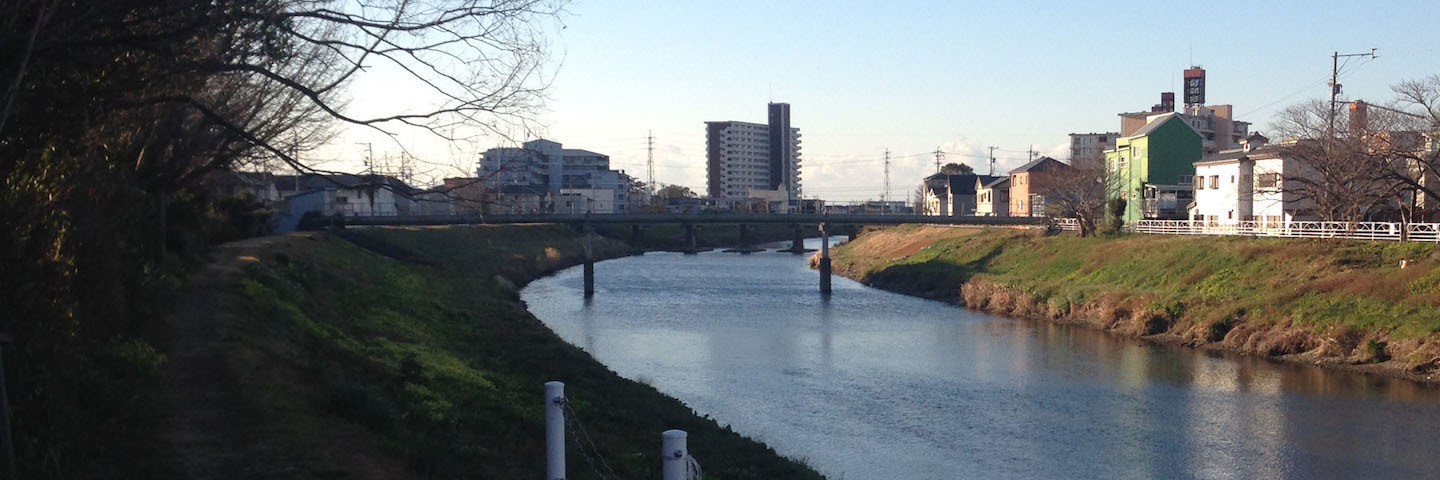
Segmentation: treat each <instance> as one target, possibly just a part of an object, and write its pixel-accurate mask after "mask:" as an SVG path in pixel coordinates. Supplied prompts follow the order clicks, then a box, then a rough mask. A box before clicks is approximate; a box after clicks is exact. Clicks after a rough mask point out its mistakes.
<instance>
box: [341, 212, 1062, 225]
mask: <svg viewBox="0 0 1440 480" xmlns="http://www.w3.org/2000/svg"><path fill="white" fill-rule="evenodd" d="M331 220H332V219H331V218H325V217H317V218H315V220H314V222H315V223H314V224H312V225H314V226H323V225H327V224H329V223H330V222H331ZM338 220H339V222H341V223H343V224H345V225H354V226H382V225H394V226H402V225H416V226H419V225H481V224H513V223H586V222H589V223H592V224H600V223H622V224H636V223H693V224H716V223H719V224H740V223H790V224H804V225H816V224H820V223H827V224H864V225H899V224H906V223H927V224H940V225H1012V226H1019V225H1044V224H1045V220H1046V219H1045V218H1042V217H976V216H958V217H942V216H935V215H911V214H906V215H882V214H842V215H824V214H808V213H807V214H756V213H720V214H674V213H635V214H615V215H585V214H546V215H475V216H456V215H444V216H347V217H339V218H338Z"/></svg>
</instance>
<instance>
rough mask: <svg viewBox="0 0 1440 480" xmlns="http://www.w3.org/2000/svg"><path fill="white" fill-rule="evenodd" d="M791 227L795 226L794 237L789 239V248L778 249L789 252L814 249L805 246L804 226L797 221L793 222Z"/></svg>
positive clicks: (802, 251) (803, 251) (811, 250)
mask: <svg viewBox="0 0 1440 480" xmlns="http://www.w3.org/2000/svg"><path fill="white" fill-rule="evenodd" d="M793 227H794V228H795V237H794V239H793V240H791V241H790V248H786V249H782V250H779V251H781V252H790V253H805V252H813V251H815V249H813V248H805V226H804V225H801V224H798V223H797V224H794V225H793Z"/></svg>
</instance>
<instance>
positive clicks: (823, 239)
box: [819, 223, 830, 295]
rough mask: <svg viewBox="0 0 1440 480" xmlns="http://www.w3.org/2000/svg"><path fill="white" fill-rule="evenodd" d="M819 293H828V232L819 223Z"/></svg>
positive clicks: (823, 225)
mask: <svg viewBox="0 0 1440 480" xmlns="http://www.w3.org/2000/svg"><path fill="white" fill-rule="evenodd" d="M819 267H820V294H821V295H830V232H829V229H828V228H826V226H825V224H823V223H822V224H820V265H819Z"/></svg>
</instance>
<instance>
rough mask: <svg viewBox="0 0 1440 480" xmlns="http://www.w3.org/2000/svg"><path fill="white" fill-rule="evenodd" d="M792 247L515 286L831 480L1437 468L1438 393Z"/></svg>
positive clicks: (649, 258) (569, 334)
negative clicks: (860, 272)
mask: <svg viewBox="0 0 1440 480" xmlns="http://www.w3.org/2000/svg"><path fill="white" fill-rule="evenodd" d="M811 246H812V247H813V246H815V243H814V241H812V242H811ZM806 259H807V256H805V255H794V254H788V253H778V252H773V251H772V252H762V253H755V254H750V255H741V254H735V253H722V252H707V253H702V254H699V255H681V254H676V253H649V254H646V255H644V256H637V257H627V258H621V259H616V260H609V261H605V262H600V263H598V264H596V267H595V271H596V282H595V285H596V294H595V297H594V298H593V299H592V300H591V301H589V302H587V301H585V300H583V298H582V295H581V289H582V285H581V270H580V269H579V268H578V267H577V268H572V269H568V270H565V271H562V272H559V273H558V274H556V275H554V276H551V277H547V278H543V279H540V280H537V281H535V282H533V283H531V284H530V285H528V286H527V287H526V288H525V290H524V291H523V292H522V298H523V299H524V300H525V302H526V303H527V304H528V306H529V309H530V311H531V312H533V313H534V314H535V315H536V316H537V317H539V318H540V319H541V320H542V321H544V322H545V324H546V325H548V326H549V327H550V328H551V329H553V330H554V331H555V332H556V333H558V334H559V335H560V336H561V337H563V338H564V339H565V340H566V341H568V342H570V343H572V344H574V345H577V346H579V347H581V348H583V349H585V350H586V351H588V352H590V354H591V355H593V356H595V358H596V359H598V360H599V361H601V362H602V363H604V364H605V365H607V366H609V367H610V368H611V369H613V370H615V371H616V372H618V373H619V374H620V375H622V376H625V377H627V378H631V379H634V380H638V381H642V382H646V383H650V384H651V385H654V386H655V387H656V388H658V389H659V390H660V391H662V392H664V393H666V394H668V395H671V396H673V397H675V398H678V399H680V400H681V401H684V402H685V403H686V404H688V405H690V406H691V407H692V408H694V409H695V410H696V411H697V412H699V413H701V414H707V415H709V416H710V417H712V418H714V419H716V420H717V421H719V422H720V423H721V424H729V425H730V426H731V427H732V428H734V429H735V430H736V431H738V432H740V433H742V434H744V435H746V436H749V437H752V438H755V439H757V440H760V441H763V442H765V443H767V444H769V445H771V446H773V447H774V448H775V449H776V450H777V451H779V452H780V453H781V454H784V455H787V456H790V457H793V458H798V459H802V460H804V461H806V462H807V463H809V464H810V465H811V466H813V467H815V468H816V469H817V470H819V471H820V472H821V473H824V474H825V475H826V476H828V477H830V478H834V479H842V478H843V479H889V478H904V479H949V478H1257V477H1267V478H1307V479H1308V478H1360V477H1369V478H1382V477H1383V478H1440V455H1436V454H1435V453H1434V452H1435V450H1434V449H1435V448H1436V446H1437V445H1440V392H1437V391H1436V390H1434V389H1431V388H1427V387H1423V386H1420V385H1417V384H1414V383H1411V382H1406V381H1400V380H1392V379H1388V378H1383V377H1374V376H1366V375H1360V374H1353V373H1347V372H1336V371H1328V370H1323V369H1319V368H1314V367H1307V366H1300V365H1291V364H1281V363H1276V362H1271V361H1268V360H1264V359H1259V358H1253V357H1243V356H1237V355H1229V354H1218V353H1213V352H1203V351H1198V350H1194V349H1187V348H1183V347H1171V346H1159V345H1150V344H1147V343H1145V342H1142V341H1138V340H1133V339H1125V338H1120V337H1116V336H1113V335H1109V334H1105V333H1102V332H1096V331H1092V330H1087V329H1083V328H1075V327H1065V326H1057V325H1053V324H1048V323H1043V322H1030V321H1019V320H1013V319H1006V318H999V317H994V316H989V315H985V314H981V313H977V312H972V311H968V310H965V309H962V308H957V307H954V306H951V305H947V304H944V303H940V302H934V301H929V300H922V299H918V298H914V297H908V296H904V295H900V294H895V293H890V292H886V291H882V290H878V289H873V288H869V287H866V286H863V285H860V284H859V283H856V282H853V281H850V280H848V279H845V278H841V277H838V276H837V277H835V282H834V294H833V295H832V296H831V297H830V298H829V299H828V300H826V299H823V298H821V296H820V295H819V293H817V292H818V291H817V274H816V272H815V271H814V270H811V269H809V268H808V266H807V262H806ZM656 438H657V442H658V438H659V436H658V432H657V436H656ZM690 448H691V450H692V452H694V455H695V456H696V458H698V459H699V460H700V461H701V463H702V464H703V463H704V461H705V446H704V445H691V446H690Z"/></svg>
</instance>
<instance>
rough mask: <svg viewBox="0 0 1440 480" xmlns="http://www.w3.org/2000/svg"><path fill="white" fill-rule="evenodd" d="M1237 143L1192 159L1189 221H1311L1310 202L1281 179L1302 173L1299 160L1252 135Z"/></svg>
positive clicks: (1263, 224)
mask: <svg viewBox="0 0 1440 480" xmlns="http://www.w3.org/2000/svg"><path fill="white" fill-rule="evenodd" d="M1241 143H1242V146H1241V147H1240V148H1238V149H1233V150H1224V151H1221V152H1218V153H1216V154H1215V155H1213V156H1211V157H1209V158H1207V159H1205V160H1202V161H1199V162H1195V203H1194V205H1193V207H1192V208H1191V209H1190V219H1191V220H1193V221H1204V222H1205V224H1206V225H1207V226H1220V225H1225V224H1231V223H1235V222H1252V221H1253V222H1257V225H1256V226H1257V227H1260V228H1267V227H1280V226H1284V225H1285V224H1286V223H1288V222H1292V221H1297V220H1313V219H1314V218H1315V217H1314V216H1313V214H1312V213H1310V207H1311V206H1312V203H1313V202H1311V201H1310V200H1309V199H1306V198H1300V195H1298V194H1296V193H1295V192H1294V191H1286V190H1287V189H1286V188H1285V185H1286V183H1285V182H1286V181H1287V180H1293V179H1296V178H1303V175H1305V171H1306V169H1305V168H1304V167H1303V166H1302V165H1301V164H1300V162H1299V161H1297V160H1295V159H1293V158H1287V157H1286V156H1285V155H1284V149H1283V148H1282V146H1279V145H1268V144H1267V142H1266V139H1265V137H1263V136H1261V135H1258V134H1256V135H1251V136H1250V137H1248V138H1246V139H1245V140H1242V142H1241Z"/></svg>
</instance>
